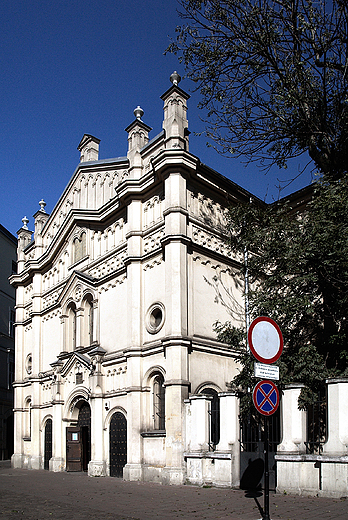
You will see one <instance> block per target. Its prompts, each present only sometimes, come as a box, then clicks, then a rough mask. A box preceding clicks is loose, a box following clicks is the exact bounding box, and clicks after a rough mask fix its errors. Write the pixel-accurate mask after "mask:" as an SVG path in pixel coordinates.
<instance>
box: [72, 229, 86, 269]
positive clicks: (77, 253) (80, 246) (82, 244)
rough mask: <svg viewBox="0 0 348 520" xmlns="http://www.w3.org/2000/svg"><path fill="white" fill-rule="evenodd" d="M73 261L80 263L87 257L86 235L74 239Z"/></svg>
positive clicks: (82, 234)
mask: <svg viewBox="0 0 348 520" xmlns="http://www.w3.org/2000/svg"><path fill="white" fill-rule="evenodd" d="M73 249H74V254H73V259H74V260H73V261H74V263H76V262H78V261H79V260H81V259H82V258H84V257H85V256H86V233H81V236H80V237H76V238H74V241H73Z"/></svg>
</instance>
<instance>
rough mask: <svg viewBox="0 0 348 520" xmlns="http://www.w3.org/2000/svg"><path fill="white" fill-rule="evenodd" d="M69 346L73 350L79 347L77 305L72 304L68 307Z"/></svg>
mask: <svg viewBox="0 0 348 520" xmlns="http://www.w3.org/2000/svg"><path fill="white" fill-rule="evenodd" d="M68 345H69V347H70V348H72V349H73V350H75V349H76V347H77V339H76V305H75V303H71V304H70V305H69V307H68Z"/></svg>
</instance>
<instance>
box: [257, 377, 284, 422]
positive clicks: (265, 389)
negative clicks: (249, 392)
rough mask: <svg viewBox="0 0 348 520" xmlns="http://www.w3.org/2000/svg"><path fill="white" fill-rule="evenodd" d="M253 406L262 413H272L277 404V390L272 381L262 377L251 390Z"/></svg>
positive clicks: (275, 409)
mask: <svg viewBox="0 0 348 520" xmlns="http://www.w3.org/2000/svg"><path fill="white" fill-rule="evenodd" d="M253 401H254V405H255V408H256V410H257V411H258V412H260V413H261V414H262V415H272V414H273V413H274V412H276V411H277V408H278V406H279V392H278V388H277V387H276V385H275V384H274V383H273V381H268V380H267V379H264V380H263V381H260V382H259V383H257V385H256V386H255V388H254V390H253Z"/></svg>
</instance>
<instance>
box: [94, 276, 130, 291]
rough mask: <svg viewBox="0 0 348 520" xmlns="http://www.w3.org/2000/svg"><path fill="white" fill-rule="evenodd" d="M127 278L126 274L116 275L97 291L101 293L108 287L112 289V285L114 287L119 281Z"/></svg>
mask: <svg viewBox="0 0 348 520" xmlns="http://www.w3.org/2000/svg"><path fill="white" fill-rule="evenodd" d="M126 279H127V276H126V275H123V276H118V277H117V278H116V279H115V280H113V281H112V282H109V283H107V284H105V285H103V286H102V287H100V289H99V292H100V293H102V292H103V291H105V292H106V291H108V290H109V289H113V288H114V287H116V286H117V285H120V284H121V283H123V282H124V281H125V280H126Z"/></svg>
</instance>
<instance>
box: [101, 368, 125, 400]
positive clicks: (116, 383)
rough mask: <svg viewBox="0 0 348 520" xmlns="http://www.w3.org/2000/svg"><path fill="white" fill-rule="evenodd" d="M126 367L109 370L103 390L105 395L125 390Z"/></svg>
mask: <svg viewBox="0 0 348 520" xmlns="http://www.w3.org/2000/svg"><path fill="white" fill-rule="evenodd" d="M126 375H127V365H120V366H118V367H115V368H110V369H108V370H107V372H106V378H105V388H106V394H108V393H112V392H115V391H116V390H120V389H121V388H125V386H126Z"/></svg>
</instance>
